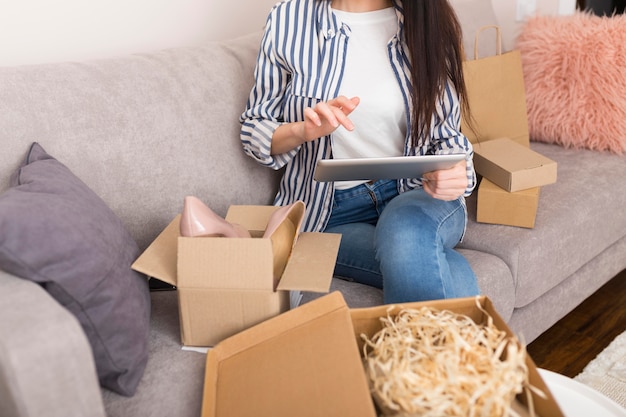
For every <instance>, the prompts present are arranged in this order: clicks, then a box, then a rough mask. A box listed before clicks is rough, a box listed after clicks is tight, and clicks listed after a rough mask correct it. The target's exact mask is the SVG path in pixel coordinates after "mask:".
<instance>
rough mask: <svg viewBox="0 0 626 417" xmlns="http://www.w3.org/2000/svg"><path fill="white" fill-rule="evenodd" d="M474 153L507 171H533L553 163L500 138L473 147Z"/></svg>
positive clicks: (536, 153)
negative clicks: (496, 163) (495, 161)
mask: <svg viewBox="0 0 626 417" xmlns="http://www.w3.org/2000/svg"><path fill="white" fill-rule="evenodd" d="M474 152H476V153H478V154H480V155H482V156H483V157H484V158H487V159H489V160H492V161H493V160H497V161H498V163H499V164H500V165H501V166H502V167H503V168H505V169H507V170H509V171H519V170H525V169H535V168H539V167H542V166H545V165H552V164H555V162H554V161H553V160H552V159H550V158H548V157H546V156H543V155H541V154H540V153H538V152H535V151H533V150H532V149H530V148H526V147H524V146H522V145H520V144H519V143H517V142H514V141H513V140H512V139H509V138H500V139H498V140H492V141H488V142H484V143H480V144H476V145H474Z"/></svg>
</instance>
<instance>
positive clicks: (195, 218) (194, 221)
mask: <svg viewBox="0 0 626 417" xmlns="http://www.w3.org/2000/svg"><path fill="white" fill-rule="evenodd" d="M180 235H181V236H185V237H200V236H223V237H250V232H248V230H246V228H244V227H243V226H241V225H239V224H234V223H229V222H227V221H226V220H225V219H223V218H222V217H220V216H218V215H217V214H215V213H214V212H213V210H211V209H210V208H209V207H207V205H206V204H204V203H203V202H202V201H200V199H198V198H196V197H193V196H187V197H185V202H184V205H183V213H182V215H181V218H180Z"/></svg>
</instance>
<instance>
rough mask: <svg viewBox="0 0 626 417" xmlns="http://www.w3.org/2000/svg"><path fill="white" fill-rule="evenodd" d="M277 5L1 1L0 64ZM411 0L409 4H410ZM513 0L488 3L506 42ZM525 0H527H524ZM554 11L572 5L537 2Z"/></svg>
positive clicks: (234, 22) (204, 36)
mask: <svg viewBox="0 0 626 417" xmlns="http://www.w3.org/2000/svg"><path fill="white" fill-rule="evenodd" d="M277 1H278V0H54V1H50V0H0V66H9V65H20V64H35V63H41V62H55V61H68V60H82V59H91V58H105V57H111V56H116V55H122V54H126V53H133V52H147V51H151V50H155V49H161V48H167V47H174V46H181V45H193V44H198V43H200V42H202V41H205V40H211V39H214V40H219V39H226V38H230V37H233V36H237V35H242V34H246V33H250V32H253V31H256V30H260V29H261V28H262V27H263V24H264V22H265V18H266V16H267V12H268V11H269V9H270V7H271V6H272V5H274V3H276V2H277ZM412 1H413V0H412ZM516 1H519V0H492V2H493V5H494V9H495V11H496V14H497V15H498V18H499V20H500V22H501V26H502V31H503V36H504V44H505V46H507V47H508V46H509V45H512V40H513V38H514V36H515V34H516V33H517V30H518V28H519V25H520V23H519V22H516V21H515V20H516V19H515V10H516V7H515V5H516ZM524 1H527V0H524ZM536 3H537V4H538V6H537V9H538V11H539V12H541V13H550V14H554V13H557V12H558V10H559V4H561V3H562V4H566V6H565V9H568V7H569V6H567V5H568V4H570V3H571V5H572V6H571V10H572V11H573V8H574V6H573V5H574V4H575V0H536Z"/></svg>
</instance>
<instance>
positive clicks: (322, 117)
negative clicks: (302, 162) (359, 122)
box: [304, 96, 359, 140]
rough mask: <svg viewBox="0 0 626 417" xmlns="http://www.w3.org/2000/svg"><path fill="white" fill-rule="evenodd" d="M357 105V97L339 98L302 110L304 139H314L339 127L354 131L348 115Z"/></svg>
mask: <svg viewBox="0 0 626 417" xmlns="http://www.w3.org/2000/svg"><path fill="white" fill-rule="evenodd" d="M358 105H359V98H358V97H353V98H347V97H345V96H340V97H337V98H334V99H332V100H329V101H327V102H320V103H318V104H317V105H315V107H312V108H311V107H308V108H306V109H304V121H305V137H306V138H307V139H308V140H312V139H316V138H318V137H321V136H325V135H328V134H330V133H332V132H333V131H334V130H335V129H337V128H338V127H339V126H343V127H344V128H345V129H347V130H349V131H352V130H354V124H353V123H352V121H351V120H350V119H349V118H348V115H349V114H350V113H352V111H353V110H354V109H355V108H356V107H357V106H358Z"/></svg>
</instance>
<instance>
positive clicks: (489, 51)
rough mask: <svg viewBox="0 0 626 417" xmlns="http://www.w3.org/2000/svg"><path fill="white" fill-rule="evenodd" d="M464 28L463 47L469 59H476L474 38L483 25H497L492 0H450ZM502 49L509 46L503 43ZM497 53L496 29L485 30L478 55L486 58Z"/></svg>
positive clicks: (479, 40) (479, 43)
mask: <svg viewBox="0 0 626 417" xmlns="http://www.w3.org/2000/svg"><path fill="white" fill-rule="evenodd" d="M450 4H451V5H452V7H453V8H454V10H455V11H456V14H457V17H458V19H459V22H461V28H462V30H463V48H464V49H465V56H466V58H467V59H474V39H475V37H476V32H477V31H478V29H480V28H481V27H483V26H488V25H497V24H498V20H497V19H496V14H495V12H494V11H493V6H492V3H491V0H450ZM502 50H503V51H506V50H507V48H506V46H505V45H504V43H503V44H502ZM495 53H496V31H495V30H493V29H489V30H485V31H483V33H482V34H481V36H480V37H479V39H478V57H479V58H484V57H487V56H492V55H495Z"/></svg>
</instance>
